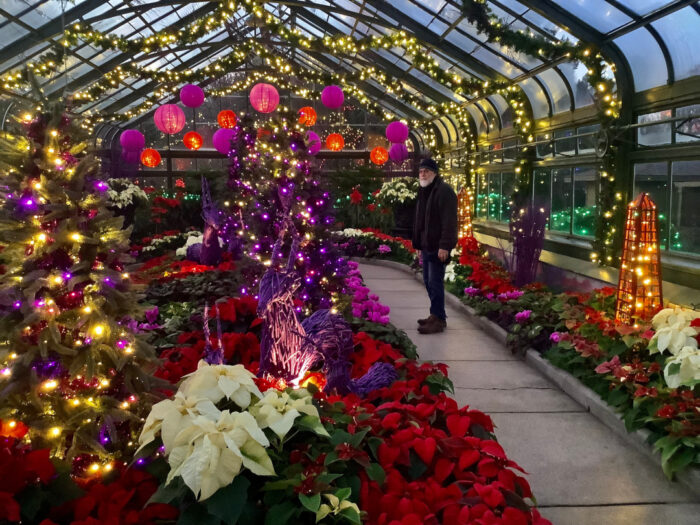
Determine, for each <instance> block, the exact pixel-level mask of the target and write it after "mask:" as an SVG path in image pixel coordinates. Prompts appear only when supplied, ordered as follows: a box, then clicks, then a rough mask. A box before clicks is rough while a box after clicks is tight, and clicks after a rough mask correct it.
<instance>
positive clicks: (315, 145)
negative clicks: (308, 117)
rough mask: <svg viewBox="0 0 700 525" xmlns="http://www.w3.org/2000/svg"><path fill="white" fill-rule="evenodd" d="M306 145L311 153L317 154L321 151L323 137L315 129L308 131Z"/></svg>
mask: <svg viewBox="0 0 700 525" xmlns="http://www.w3.org/2000/svg"><path fill="white" fill-rule="evenodd" d="M305 138H306V147H307V150H308V152H309V155H316V154H317V153H318V152H319V151H321V146H322V144H321V137H319V136H318V135H317V134H316V133H314V132H313V131H310V130H309V131H307V132H306V136H305Z"/></svg>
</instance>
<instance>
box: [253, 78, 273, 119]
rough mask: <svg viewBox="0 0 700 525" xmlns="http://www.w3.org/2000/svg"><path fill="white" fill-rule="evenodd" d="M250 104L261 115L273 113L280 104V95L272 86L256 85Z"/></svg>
mask: <svg viewBox="0 0 700 525" xmlns="http://www.w3.org/2000/svg"><path fill="white" fill-rule="evenodd" d="M248 98H249V99H250V104H251V105H252V106H253V107H254V108H255V110H256V111H259V112H260V113H272V112H273V111H274V110H275V109H277V105H278V104H279V103H280V94H279V93H278V92H277V88H275V86H273V85H272V84H264V83H262V82H261V83H260V84H255V85H254V86H253V89H251V90H250V96H249V97H248Z"/></svg>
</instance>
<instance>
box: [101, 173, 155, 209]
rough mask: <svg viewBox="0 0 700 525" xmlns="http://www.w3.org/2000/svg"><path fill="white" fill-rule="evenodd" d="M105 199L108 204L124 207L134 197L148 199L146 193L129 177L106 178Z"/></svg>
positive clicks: (131, 201) (130, 202)
mask: <svg viewBox="0 0 700 525" xmlns="http://www.w3.org/2000/svg"><path fill="white" fill-rule="evenodd" d="M107 184H108V185H109V187H110V189H109V190H107V200H108V202H109V205H110V206H114V207H116V208H120V209H121V208H124V207H125V206H128V205H130V204H132V203H133V202H134V199H142V200H148V195H146V192H145V191H143V190H142V189H141V188H140V187H139V186H137V185H136V184H134V182H133V181H132V180H130V179H108V180H107Z"/></svg>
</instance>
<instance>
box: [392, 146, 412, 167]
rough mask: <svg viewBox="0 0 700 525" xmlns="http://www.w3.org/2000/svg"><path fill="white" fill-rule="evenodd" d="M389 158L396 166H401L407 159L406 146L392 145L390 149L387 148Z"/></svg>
mask: <svg viewBox="0 0 700 525" xmlns="http://www.w3.org/2000/svg"><path fill="white" fill-rule="evenodd" d="M389 158H390V159H391V160H392V161H393V162H395V163H396V164H403V162H404V161H405V160H406V159H407V158H408V148H407V147H406V144H392V145H391V148H389Z"/></svg>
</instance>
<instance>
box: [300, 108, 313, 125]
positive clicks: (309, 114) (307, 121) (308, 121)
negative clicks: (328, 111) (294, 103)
mask: <svg viewBox="0 0 700 525" xmlns="http://www.w3.org/2000/svg"><path fill="white" fill-rule="evenodd" d="M317 117H318V115H316V110H315V109H314V108H312V107H311V106H304V107H303V108H301V109H300V110H299V124H301V125H302V126H313V125H314V124H316V118H317Z"/></svg>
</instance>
